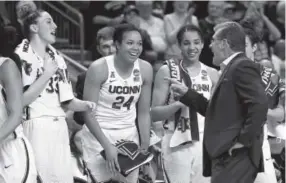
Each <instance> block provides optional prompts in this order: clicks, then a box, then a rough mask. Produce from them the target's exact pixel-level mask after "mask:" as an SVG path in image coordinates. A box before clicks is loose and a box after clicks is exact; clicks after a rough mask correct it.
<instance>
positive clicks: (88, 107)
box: [85, 101, 96, 111]
mask: <svg viewBox="0 0 286 183" xmlns="http://www.w3.org/2000/svg"><path fill="white" fill-rule="evenodd" d="M85 106H86V107H85V108H86V110H87V111H94V110H95V109H96V103H95V102H90V101H85Z"/></svg>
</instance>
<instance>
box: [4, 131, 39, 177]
mask: <svg viewBox="0 0 286 183" xmlns="http://www.w3.org/2000/svg"><path fill="white" fill-rule="evenodd" d="M0 182H1V183H12V182H13V183H36V182H37V170H36V166H35V160H34V155H33V151H32V147H31V145H30V143H29V142H28V140H27V139H26V138H25V137H23V136H22V137H17V138H16V139H15V138H14V137H12V136H9V137H7V139H6V140H5V141H4V142H3V143H2V145H1V147H0Z"/></svg>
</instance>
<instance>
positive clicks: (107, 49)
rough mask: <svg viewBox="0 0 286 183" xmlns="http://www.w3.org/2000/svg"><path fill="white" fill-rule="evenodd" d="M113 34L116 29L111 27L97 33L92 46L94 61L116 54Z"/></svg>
mask: <svg viewBox="0 0 286 183" xmlns="http://www.w3.org/2000/svg"><path fill="white" fill-rule="evenodd" d="M113 32H114V28H113V27H110V26H108V27H104V28H101V29H100V30H99V31H98V32H97V35H96V38H95V41H94V44H93V46H92V60H97V59H99V58H100V57H102V56H107V55H111V54H113V53H115V45H114V43H113ZM89 64H90V63H89ZM88 66H89V65H88Z"/></svg>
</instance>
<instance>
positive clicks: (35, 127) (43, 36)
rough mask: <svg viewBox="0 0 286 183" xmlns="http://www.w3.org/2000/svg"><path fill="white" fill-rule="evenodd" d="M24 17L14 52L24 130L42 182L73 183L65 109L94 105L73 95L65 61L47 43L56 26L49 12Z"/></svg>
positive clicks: (51, 42) (85, 108)
mask: <svg viewBox="0 0 286 183" xmlns="http://www.w3.org/2000/svg"><path fill="white" fill-rule="evenodd" d="M23 20H24V22H23V33H24V36H25V37H26V38H27V39H24V40H23V41H22V43H21V44H20V45H18V47H17V48H16V53H17V54H18V55H19V56H20V58H21V60H22V81H23V86H24V101H23V103H24V106H25V109H24V113H25V114H24V118H25V121H24V123H23V127H24V133H25V135H26V136H27V137H28V139H29V140H30V142H31V144H32V147H33V150H34V153H35V158H36V167H37V170H38V174H39V179H40V180H41V181H42V182H43V183H51V182H58V183H72V182H73V176H72V170H71V164H70V158H71V154H70V146H69V135H68V128H67V124H66V121H65V116H66V114H65V111H64V109H69V110H73V111H85V110H92V109H94V108H95V104H94V103H92V102H88V101H81V100H78V99H76V98H75V97H74V96H73V92H72V88H71V83H70V81H69V78H68V73H67V66H66V64H65V61H64V59H63V58H62V56H61V55H60V54H59V53H58V52H57V51H56V50H55V49H54V48H53V47H51V46H50V44H53V43H54V42H55V40H56V37H55V34H56V28H57V26H56V25H55V23H54V21H53V19H52V17H51V16H50V15H49V13H47V12H45V11H41V10H37V11H34V12H32V13H30V14H29V15H27V16H26V17H25V18H24V19H23Z"/></svg>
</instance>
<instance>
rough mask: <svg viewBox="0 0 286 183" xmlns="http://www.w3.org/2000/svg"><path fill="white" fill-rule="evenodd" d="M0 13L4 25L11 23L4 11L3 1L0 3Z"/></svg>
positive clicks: (5, 10)
mask: <svg viewBox="0 0 286 183" xmlns="http://www.w3.org/2000/svg"><path fill="white" fill-rule="evenodd" d="M0 13H1V16H2V19H3V22H4V24H5V25H7V24H9V23H11V21H10V18H9V14H8V12H7V9H6V4H5V1H0Z"/></svg>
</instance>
